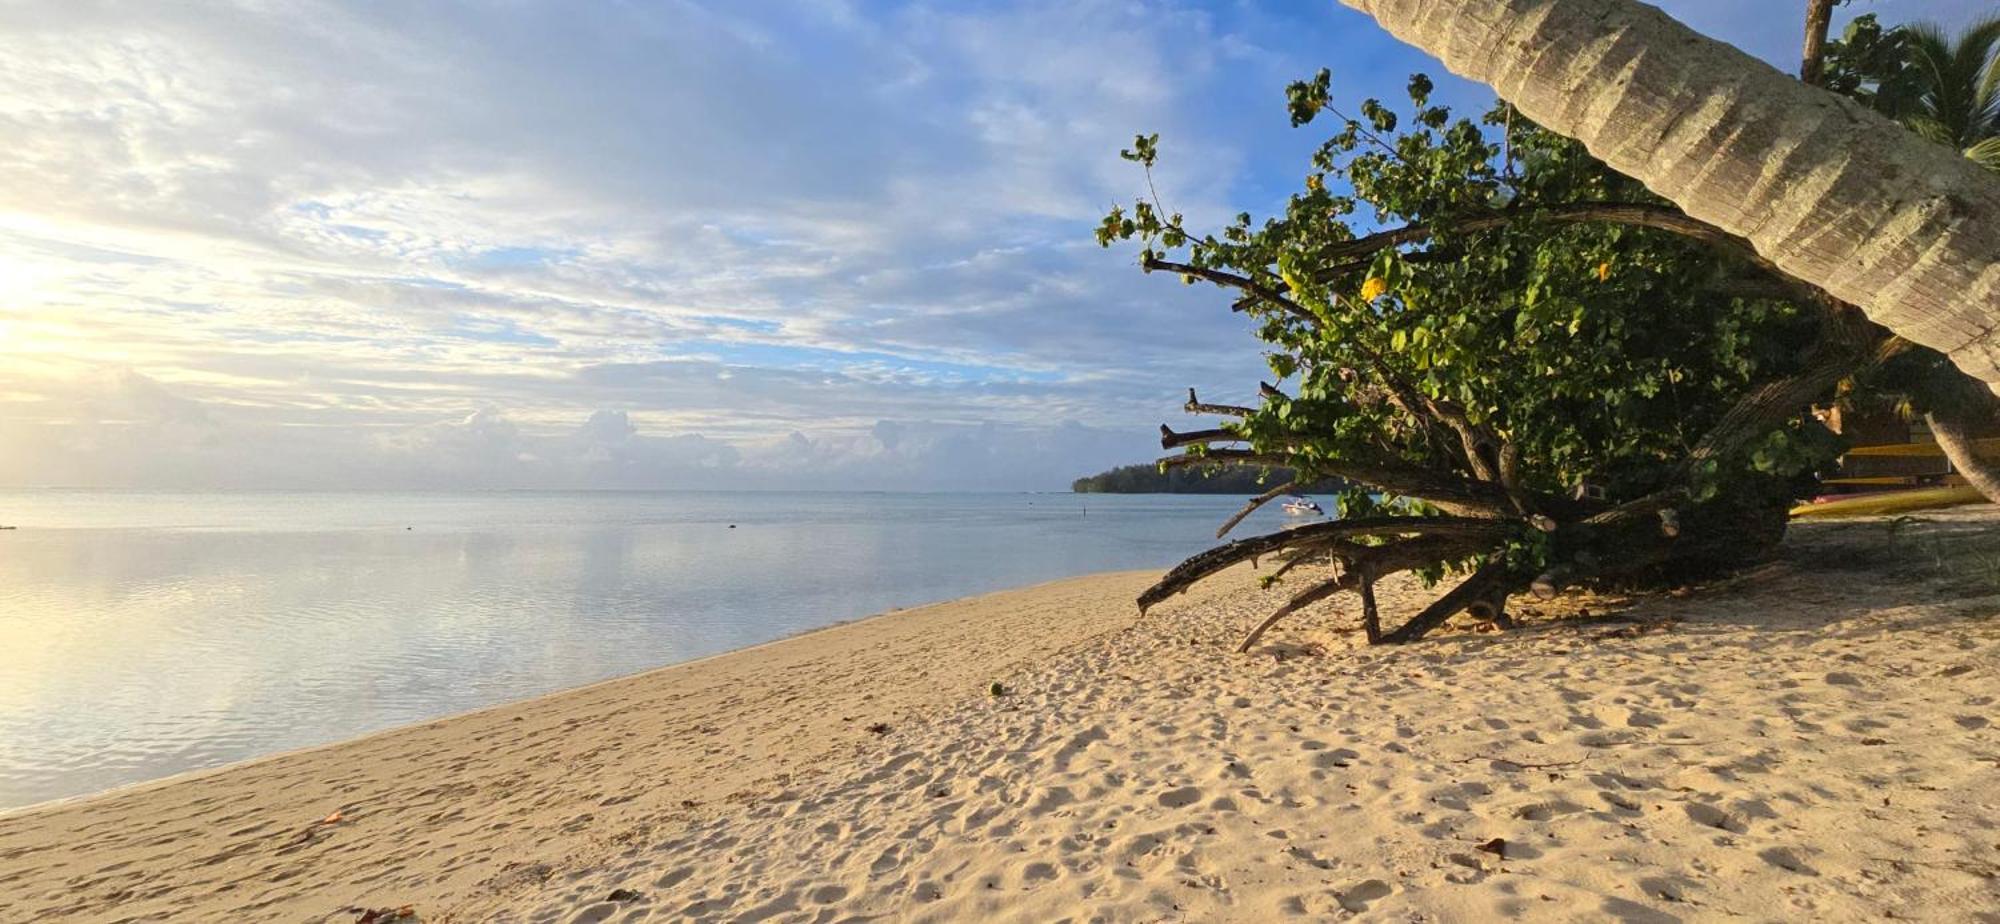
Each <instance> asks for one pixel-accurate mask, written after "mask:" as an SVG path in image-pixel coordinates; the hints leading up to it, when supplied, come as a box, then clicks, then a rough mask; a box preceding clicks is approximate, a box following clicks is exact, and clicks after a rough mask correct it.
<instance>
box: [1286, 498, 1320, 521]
mask: <svg viewBox="0 0 2000 924" xmlns="http://www.w3.org/2000/svg"><path fill="white" fill-rule="evenodd" d="M1285 512H1286V513H1289V514H1291V515H1292V516H1295V517H1323V516H1326V511H1324V510H1321V509H1319V505H1318V504H1315V503H1313V502H1312V498H1309V497H1300V496H1297V495H1294V496H1293V497H1292V499H1291V500H1288V501H1286V502H1285Z"/></svg>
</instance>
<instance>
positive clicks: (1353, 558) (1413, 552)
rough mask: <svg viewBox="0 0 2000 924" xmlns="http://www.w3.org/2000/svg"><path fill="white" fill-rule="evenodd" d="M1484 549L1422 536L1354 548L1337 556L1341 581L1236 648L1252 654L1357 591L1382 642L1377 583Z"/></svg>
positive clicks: (1269, 621) (1364, 615) (1323, 585)
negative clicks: (1296, 621)
mask: <svg viewBox="0 0 2000 924" xmlns="http://www.w3.org/2000/svg"><path fill="white" fill-rule="evenodd" d="M1482 547H1483V545H1482V543H1481V542H1479V541H1477V540H1472V541H1468V540H1466V539H1463V538H1457V537H1435V536H1420V537H1418V538H1415V539H1406V540H1404V541H1402V542H1396V543H1391V544H1389V545H1376V546H1354V545H1351V544H1350V547H1349V549H1348V550H1347V551H1345V552H1336V553H1334V554H1335V556H1336V557H1338V558H1340V559H1341V561H1342V562H1343V563H1344V564H1343V567H1342V568H1341V573H1340V576H1339V577H1336V578H1333V579H1331V580H1326V581H1321V582H1320V583H1318V584H1314V585H1313V586H1311V587H1308V588H1306V589H1305V590H1303V591H1300V592H1299V593H1298V594H1297V595H1295V596H1293V597H1292V599H1291V600H1289V601H1287V602H1286V603H1285V605H1284V606H1281V607H1279V608H1278V610H1277V611H1276V612H1274V613H1272V614H1271V615H1269V616H1267V617H1265V618H1264V621H1263V622H1260V623H1258V624H1257V627H1256V628H1254V629H1251V630H1250V634H1249V635H1246V636H1244V637H1243V643H1242V644H1240V645H1238V646H1236V651H1237V653H1239V654H1240V653H1242V652H1246V651H1249V650H1250V648H1251V646H1253V645H1256V644H1257V640H1258V639H1260V638H1263V637H1264V633H1266V632H1268V631H1270V630H1271V627H1272V626H1275V625H1277V624H1278V622H1279V621H1280V620H1282V619H1284V618H1285V617H1287V616H1290V615H1292V614H1293V613H1296V612H1298V611H1299V610H1301V609H1304V608H1305V607H1308V606H1311V605H1312V604H1314V603H1318V602H1319V601H1321V600H1324V599H1326V598H1328V597H1331V596H1333V595H1334V594H1337V593H1339V592H1341V591H1343V590H1354V591H1358V592H1360V594H1361V622H1362V628H1363V629H1364V630H1366V631H1367V633H1368V642H1369V644H1371V645H1372V644H1374V643H1376V642H1377V641H1379V640H1380V639H1381V636H1382V626H1381V619H1380V616H1379V614H1378V613H1377V612H1376V609H1375V581H1376V580H1377V579H1379V578H1381V577H1383V576H1385V575H1390V574H1395V573H1396V572H1399V571H1408V570H1410V569H1412V568H1421V567H1423V566H1425V565H1428V564H1431V563H1433V562H1438V561H1442V560H1444V559H1447V558H1455V557H1459V556H1462V555H1469V554H1472V553H1473V552H1476V551H1479V550H1480V549H1481V548H1482Z"/></svg>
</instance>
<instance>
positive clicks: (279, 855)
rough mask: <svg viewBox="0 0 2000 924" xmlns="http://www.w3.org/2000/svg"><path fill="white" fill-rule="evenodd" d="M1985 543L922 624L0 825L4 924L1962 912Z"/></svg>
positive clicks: (1967, 893) (1128, 603)
mask: <svg viewBox="0 0 2000 924" xmlns="http://www.w3.org/2000/svg"><path fill="white" fill-rule="evenodd" d="M1995 527H2000V512H1996V511H1993V510H1991V509H1984V510H1971V511H1954V512H1948V513H1939V514H1936V515H1934V516H1932V517H1929V518H1927V520H1926V522H1924V523H1922V524H1918V525H1913V526H1911V527H1909V528H1907V529H1905V530H1903V531H1902V533H1901V534H1900V538H1897V537H1889V538H1886V539H1885V538H1884V537H1885V536H1887V535H1888V534H1887V533H1886V532H1885V530H1883V529H1882V527H1881V524H1880V523H1869V522H1863V523H1859V524H1838V525H1814V526H1812V527H1810V528H1800V529H1798V530H1797V532H1796V533H1795V534H1794V537H1793V538H1792V539H1790V540H1788V543H1787V548H1786V550H1785V553H1784V555H1783V556H1782V558H1781V559H1780V560H1778V561H1775V562H1773V563H1771V564H1769V565H1767V566H1763V567H1760V568H1758V569H1754V570H1752V571H1749V572H1746V573H1744V574H1742V575H1739V576H1738V577H1735V578H1730V579H1727V580H1723V581H1718V582H1715V583H1714V584H1711V585H1707V586H1704V587H1698V588H1692V589H1690V590H1688V591H1687V592H1685V593H1676V594H1674V595H1652V596H1642V597H1634V598H1621V597H1611V596H1590V595H1571V596H1565V597H1564V598H1561V599H1559V600H1558V601H1555V602H1554V603H1552V604H1535V603H1532V602H1530V601H1521V602H1520V604H1519V607H1520V608H1519V611H1518V612H1519V615H1520V616H1522V617H1523V619H1522V623H1523V624H1522V626H1521V627H1520V628H1517V629H1515V630H1512V631H1509V632H1505V633H1498V634H1495V633H1485V632H1477V631H1472V630H1473V628H1474V627H1472V626H1470V625H1468V624H1463V623H1461V624H1458V625H1456V626H1454V627H1451V628H1450V629H1449V630H1448V631H1445V632H1442V633H1440V634H1438V635H1437V636H1436V637H1434V638H1432V639H1430V640H1427V641H1425V642H1424V643H1421V644H1419V645H1416V646H1410V647H1397V646H1385V647H1382V648H1367V647H1364V646H1361V645H1359V644H1358V640H1357V639H1356V638H1355V635H1354V631H1353V627H1354V624H1355V614H1354V613H1353V612H1351V610H1352V607H1351V606H1343V605H1341V604H1340V602H1338V601H1335V602H1333V603H1331V604H1327V605H1321V606H1318V607H1315V608H1312V609H1310V610H1308V611H1304V612H1302V613H1301V614H1299V616H1298V618H1296V619H1294V620H1292V621H1289V622H1286V623H1284V624H1282V626H1281V627H1280V628H1279V629H1277V630H1274V631H1273V632H1272V633H1271V634H1269V635H1267V636H1266V637H1265V639H1264V641H1263V642H1262V643H1261V644H1260V645H1259V646H1258V647H1257V648H1256V649H1255V650H1253V651H1252V652H1250V653H1247V654H1237V653H1235V652H1234V647H1235V645H1236V643H1237V642H1238V641H1239V640H1240V638H1241V636H1242V633H1243V631H1245V629H1247V628H1248V627H1249V626H1250V625H1254V624H1255V623H1256V622H1257V621H1258V620H1259V619H1260V618H1261V617H1262V616H1263V615H1264V614H1266V613H1268V612H1269V611H1270V609H1271V608H1272V607H1273V606H1275V605H1276V604H1277V603H1278V602H1281V601H1282V600H1283V599H1285V598H1286V597H1287V596H1288V595H1289V594H1290V593H1292V592H1294V591H1295V590H1296V589H1297V588H1298V587H1299V586H1302V585H1301V584H1300V583H1294V584H1293V585H1292V586H1290V587H1284V588H1275V589H1264V588H1260V587H1259V586H1258V580H1257V579H1258V577H1260V575H1259V573H1257V572H1255V571H1252V570H1249V569H1247V568H1240V567H1239V568H1237V569H1232V570H1231V571H1229V572H1226V573H1224V574H1222V575H1218V576H1217V577H1216V578H1215V579H1214V580H1213V581H1212V582H1210V583H1208V584H1205V585H1203V586H1202V587H1199V588H1197V589H1196V590H1195V591H1193V592H1191V593H1189V594H1186V595H1183V596H1180V597H1176V598H1173V599H1171V600H1169V601H1166V602H1163V603H1161V604H1159V605H1158V606H1157V607H1155V608H1154V610H1153V611H1152V613H1151V614H1149V615H1148V616H1146V617H1145V618H1144V619H1140V618H1139V617H1138V616H1137V614H1136V611H1135V608H1134V606H1133V603H1132V599H1133V597H1134V595H1136V593H1137V592H1138V590H1139V589H1140V588H1142V587H1143V586H1145V585H1146V584H1148V583H1150V581H1151V580H1152V579H1153V577H1154V575H1155V574H1156V573H1157V572H1153V571H1137V572H1113V573H1109V574H1099V575H1092V576H1087V577H1082V578H1071V579H1065V580H1060V581H1054V582H1049V583H1045V584H1040V585H1033V586H1030V587H1026V588H1018V589H1013V590H1004V591H997V592H993V593H988V594H982V595H979V596H977V597H970V598H962V599H958V600H952V601H946V602H942V603H936V604H930V605H926V606H922V607H914V608H911V609H907V610H901V611H894V612H890V613H885V614H880V615H877V616H872V617H868V618H864V619H859V620H854V621H850V622H847V623H843V624H839V625H835V626H829V627H824V628H820V629H816V630H813V631H810V632H806V633H802V634H798V635H794V636H790V637H787V638H785V639H779V640H774V641H771V642H766V643H763V644H760V645H757V646H753V647H750V648H746V649H739V650H737V651H734V652H729V653H725V654H720V655H713V656H710V657H707V658H703V659H698V660H694V661H688V662H682V663H680V664H675V665H669V666H665V667H660V668H655V669H652V670H648V671H643V672H639V673H636V674H632V675H628V676H625V677H620V678H614V679H611V680H605V681H599V682H597V683H593V684H590V685H587V686H584V687H578V688H573V689H570V690H565V691H561V692H557V693H552V694H547V695H544V696H539V697H533V698H530V699H526V700H520V701H517V702H513V703H507V704H501V705H497V706H491V707H486V708H483V709H479V710H474V711H472V712H468V713H461V714H458V715H455V716H452V717H448V718H443V719H434V720H430V721H428V722H424V723H418V724H416V725H412V726H405V727H402V728H398V729H392V730H387V731H383V732H377V733H374V734H372V735H368V736H364V737H362V738H358V739H350V740H347V741H343V742H338V743H335V744H330V745H321V746H317V747H313V748H308V749H304V750H300V751H291V752H285V753H283V754H278V755H267V756H266V757H262V758H256V759H253V760H252V761H248V762H240V763H236V764H231V765H229V766H227V767H222V768H212V769H209V770H204V771H195V772H194V774H193V775H189V776H183V777H177V778H171V779H168V780H157V781H151V782H149V783H144V784H138V785H137V787H135V788H125V789H120V790H115V791H112V792H109V793H102V794H98V795H96V796H91V797H84V798H82V799H80V800H74V801H64V802H57V803H45V804H43V805H41V806H36V807H29V808H26V809H24V810H21V811H20V812H17V813H10V814H5V815H0V919H5V920H14V919H23V920H26V919H33V920H42V919H45V918H46V919H55V920H79V921H105V922H112V921H117V922H137V921H157V920H291V921H313V922H326V924H351V922H353V921H354V920H356V918H357V917H358V916H359V915H360V910H361V909H370V908H378V909H379V908H391V909H393V908H398V907H402V906H411V907H412V908H413V909H414V910H415V920H420V921H423V922H428V924H442V922H472V921H479V922H488V921H501V922H504V921H523V922H526V921H534V922H544V921H563V922H578V924H584V922H600V921H611V920H616V921H619V922H639V921H648V920H662V921H664V920H676V921H678V920H695V921H717V922H719V921H734V920H750V919H771V920H801V921H805V920H833V919H852V918H881V919H891V920H916V921H955V920H973V919H990V920H1010V921H1044V920H1055V919H1058V918H1062V917H1064V916H1073V915H1075V914H1076V913H1077V912H1078V911H1079V910H1080V909H1088V910H1089V912H1090V913H1091V914H1093V915H1096V916H1100V917H1102V918H1104V919H1106V920H1119V921H1123V920H1161V919H1170V920H1171V919H1187V920H1202V921H1210V920H1214V921H1260V922H1261V921H1272V920H1282V919H1300V920H1317V919H1328V918H1343V917H1348V916H1358V917H1360V918H1362V919H1378V918H1379V919H1394V920H1404V919H1413V918H1422V919H1425V920H1443V921H1454V920H1490V919H1498V918H1503V917H1520V918H1527V919H1542V920H1576V919H1579V918H1583V919H1593V920H1594V919H1607V918H1611V919H1624V920H1636V921H1669V920H1685V919H1708V918H1711V917H1721V916H1724V915H1750V916H1752V917H1756V916H1760V915H1761V916H1772V915H1776V916H1781V917H1799V918H1813V919H1828V920H1873V919H1882V918H1884V917H1887V916H1888V915H1890V914H1894V915H1898V916H1902V917H1906V918H1915V919H1919V920H1938V921H1947V920H1950V921H1958V920H1979V919H1980V918H1979V917H1978V915H1979V914H1981V913H1985V909H1988V908H1990V907H1991V899H1992V897H1993V896H1994V895H1995V894H2000V866H1995V865H1994V864H1993V863H1992V862H1991V861H1990V860H1989V859H1986V858H1989V857H1990V855H1991V854H1990V850H1991V847H1992V843H1993V840H1992V838H1993V830H1994V824H1995V820H1996V819H2000V728H1996V726H1995V725H1994V723H1993V720H1991V719H1989V718H1988V717H1987V716H1988V714H1990V712H1991V711H1992V708H1993V706H1994V704H1995V702H1996V701H2000V686H1996V681H1995V678H1996V676H2000V585H1991V584H1990V581H1989V582H1988V583H1979V582H1980V581H1987V580H1988V578H1987V576H1984V575H1983V574H1982V573H1979V572H1976V571H1967V572H1952V571H1934V570H1931V569H1930V566H1929V565H1928V564H1927V562H1929V561H1930V559H1931V558H1932V557H1933V553H1935V552H1936V548H1937V547H1935V546H1934V545H1933V543H1938V542H1943V541H1945V540H1946V539H1951V540H1952V541H1961V540H1967V539H1969V540H1971V541H1978V540H1979V537H1981V536H1987V535H1995V534H1996V533H1995V532H1994V529H1995ZM1937 557H1938V559H1939V560H1940V561H1942V560H1943V558H1942V554H1941V553H1938V556H1937ZM1307 570H1310V569H1307ZM1312 579H1313V577H1312V576H1311V575H1307V576H1306V577H1305V580H1312ZM1437 592H1438V591H1437V590H1436V589H1425V588H1422V587H1420V586H1417V585H1416V584H1415V583H1414V582H1410V581H1384V582H1383V584H1382V585H1381V586H1380V587H1378V598H1379V599H1380V600H1381V601H1382V604H1383V607H1384V612H1385V617H1386V616H1388V614H1398V615H1401V614H1407V613H1409V612H1413V611H1414V609H1415V608H1417V607H1420V606H1422V605H1423V603H1424V602H1425V601H1427V600H1428V599H1430V598H1432V597H1433V596H1434V595H1435V593H1437ZM992 684H1000V685H1001V694H1000V695H994V694H992V693H991V692H990V690H989V687H990V685H992Z"/></svg>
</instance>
